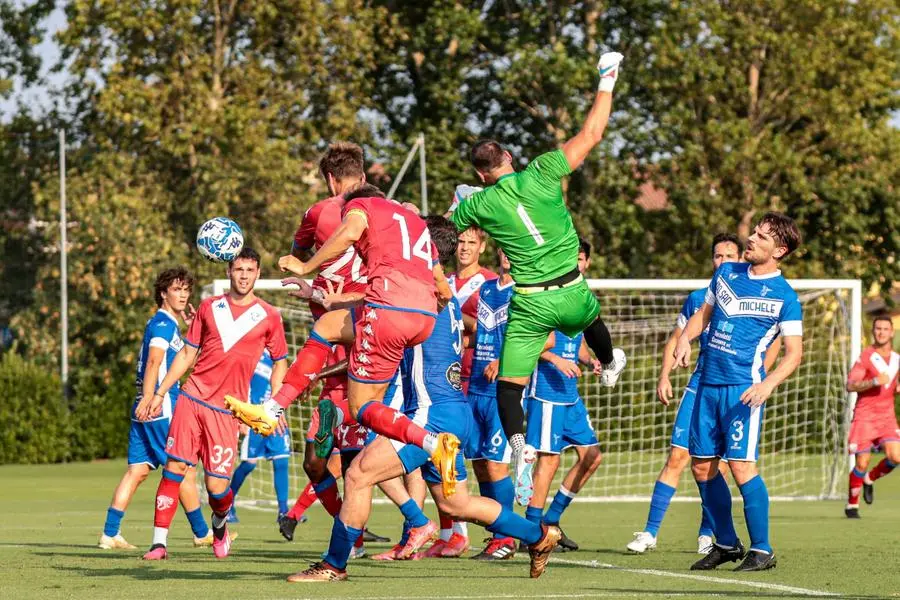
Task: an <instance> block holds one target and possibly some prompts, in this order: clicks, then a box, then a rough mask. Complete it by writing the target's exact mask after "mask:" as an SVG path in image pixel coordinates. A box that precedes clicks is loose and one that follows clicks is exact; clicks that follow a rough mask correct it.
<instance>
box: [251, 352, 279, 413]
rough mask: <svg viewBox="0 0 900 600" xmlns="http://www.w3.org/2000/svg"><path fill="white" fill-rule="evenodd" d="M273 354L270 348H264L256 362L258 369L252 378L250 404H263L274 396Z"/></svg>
mask: <svg viewBox="0 0 900 600" xmlns="http://www.w3.org/2000/svg"><path fill="white" fill-rule="evenodd" d="M273 364H274V363H273V362H272V355H271V354H269V351H268V349H266V350H263V354H262V356H261V357H260V359H259V362H258V363H256V369H255V370H254V371H253V377H251V378H250V404H262V403H263V402H265V401H266V400H268V399H269V398H271V397H272V384H271V381H270V380H271V379H272V365H273Z"/></svg>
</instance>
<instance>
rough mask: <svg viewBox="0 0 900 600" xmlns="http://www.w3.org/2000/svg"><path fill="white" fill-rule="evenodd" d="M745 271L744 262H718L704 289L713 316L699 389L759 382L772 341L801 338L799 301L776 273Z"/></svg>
mask: <svg viewBox="0 0 900 600" xmlns="http://www.w3.org/2000/svg"><path fill="white" fill-rule="evenodd" d="M749 269H750V264H749V263H724V264H722V266H720V267H719V268H718V270H716V273H715V275H713V278H712V281H711V282H710V284H709V289H708V290H707V291H706V299H705V302H706V303H707V304H710V305H711V306H713V314H712V318H711V320H710V322H709V338H708V339H707V341H706V343H705V344H704V345H703V355H704V363H703V371H702V375H701V382H702V383H703V385H741V384H752V383H758V382H760V381H762V380H763V378H765V375H766V373H765V366H764V362H765V360H764V359H765V355H766V349H767V348H768V347H769V346H770V345H771V344H772V341H773V340H774V339H775V337H776V336H777V335H778V334H779V333H780V334H782V335H784V336H800V335H803V311H802V308H801V307H800V300H799V298H798V297H797V293H796V292H795V291H794V290H793V288H791V286H790V285H789V284H788V283H787V281H785V279H784V277H782V275H781V271H775V272H774V273H769V274H767V275H762V276H753V275H752V274H751V273H750V272H749Z"/></svg>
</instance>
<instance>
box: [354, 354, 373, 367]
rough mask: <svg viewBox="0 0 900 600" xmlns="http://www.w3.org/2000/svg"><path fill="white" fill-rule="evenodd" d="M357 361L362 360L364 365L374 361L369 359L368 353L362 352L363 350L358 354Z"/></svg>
mask: <svg viewBox="0 0 900 600" xmlns="http://www.w3.org/2000/svg"><path fill="white" fill-rule="evenodd" d="M356 361H357V362H361V363H362V364H364V365H368V364H371V363H372V361H371V360H369V357H368V355H366V354H364V353H362V352H359V353H357V355H356Z"/></svg>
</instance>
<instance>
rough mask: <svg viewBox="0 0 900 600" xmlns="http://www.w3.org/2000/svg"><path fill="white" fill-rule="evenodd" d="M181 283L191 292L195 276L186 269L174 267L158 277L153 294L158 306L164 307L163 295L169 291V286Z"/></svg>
mask: <svg viewBox="0 0 900 600" xmlns="http://www.w3.org/2000/svg"><path fill="white" fill-rule="evenodd" d="M176 281H180V282H181V283H183V284H185V285H187V286H188V288H190V289H191V290H193V289H194V276H193V275H191V272H190V271H188V270H187V268H186V267H174V268H172V269H166V270H165V271H163V272H162V273H160V274H159V275H157V276H156V282H154V284H153V294H154V295H155V296H156V306H162V304H163V301H162V295H163V294H164V293H165V292H166V290H168V289H169V286H170V285H172V284H173V283H175V282H176Z"/></svg>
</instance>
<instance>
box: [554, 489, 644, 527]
mask: <svg viewBox="0 0 900 600" xmlns="http://www.w3.org/2000/svg"><path fill="white" fill-rule="evenodd" d="M574 499H575V494H574V493H573V492H570V491H569V490H567V489H566V488H565V487H563V486H559V491H557V492H556V495H555V496H553V502H551V503H550V508H548V509H547V514H545V515H544V523H547V524H548V525H559V520H560V519H561V518H562V514H563V512H564V511H565V510H566V509H567V508H569V505H570V504H572V500H574ZM654 535H655V534H654Z"/></svg>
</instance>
